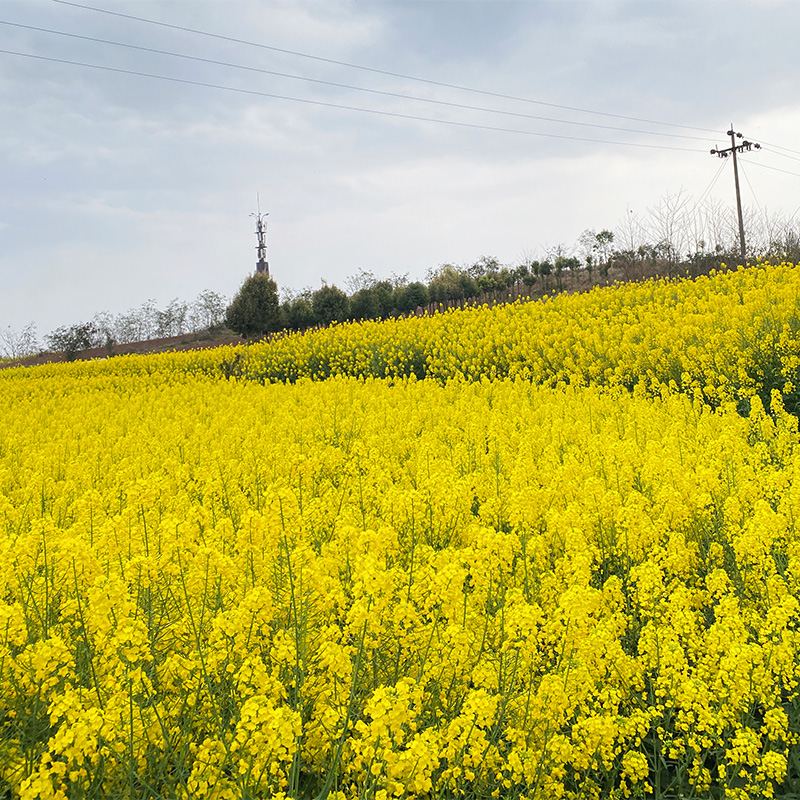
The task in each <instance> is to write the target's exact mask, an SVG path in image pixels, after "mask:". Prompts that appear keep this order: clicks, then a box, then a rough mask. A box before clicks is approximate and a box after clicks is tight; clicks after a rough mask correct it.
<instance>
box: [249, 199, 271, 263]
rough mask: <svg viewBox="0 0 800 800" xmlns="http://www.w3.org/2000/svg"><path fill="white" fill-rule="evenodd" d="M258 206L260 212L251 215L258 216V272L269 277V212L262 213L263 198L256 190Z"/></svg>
mask: <svg viewBox="0 0 800 800" xmlns="http://www.w3.org/2000/svg"><path fill="white" fill-rule="evenodd" d="M256 207H257V208H258V213H257V214H251V215H250V216H251V217H255V218H256V236H257V237H258V244H257V245H256V250H257V251H258V261H256V273H263V274H264V275H266V276H267V277H269V262H268V261H267V217H268V216H269V213H267V214H262V213H261V198H260V197H259V196H258V192H256Z"/></svg>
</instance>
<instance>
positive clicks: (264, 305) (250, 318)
mask: <svg viewBox="0 0 800 800" xmlns="http://www.w3.org/2000/svg"><path fill="white" fill-rule="evenodd" d="M282 322H283V320H282V319H281V309H280V305H279V303H278V286H277V285H276V283H275V281H274V280H272V278H270V277H268V276H267V275H265V274H263V273H256V274H255V275H251V276H250V277H249V278H247V280H245V282H244V283H243V284H242V286H241V288H240V289H239V291H238V293H237V294H236V297H234V298H233V300H232V301H231V304H230V305H229V306H228V310H227V312H226V314H225V324H226V325H227V326H228V327H229V328H230V329H231V330H232V331H233V332H234V333H238V334H239V335H240V336H245V337H247V338H250V337H254V336H263V335H264V334H266V333H272V332H273V331H278V330H280V329H281V327H282Z"/></svg>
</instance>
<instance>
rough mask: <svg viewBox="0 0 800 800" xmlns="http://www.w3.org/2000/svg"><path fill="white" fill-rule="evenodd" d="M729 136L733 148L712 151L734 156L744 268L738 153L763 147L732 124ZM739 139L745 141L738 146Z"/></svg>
mask: <svg viewBox="0 0 800 800" xmlns="http://www.w3.org/2000/svg"><path fill="white" fill-rule="evenodd" d="M728 136H730V137H731V146H730V147H726V148H725V149H724V150H720V149H719V148H718V147H715V148H714V149H713V150H712V151H711V155H712V156H719V157H720V158H727V157H728V156H729V155H733V180H734V182H735V184H736V211H737V213H738V215H739V249H740V253H741V259H742V266H744V265H745V264H746V263H747V256H746V255H745V252H746V251H745V244H744V217H743V216H742V194H741V192H740V191H739V163H738V162H737V161H736V153H737V152H738V153H744V152H749V151H750V150H752V149H753V148H755V149H756V150H760V149H761V145H760V144H755V143H754V142H748V141H747V140H744V139H743V137H742V134H741V133H736V132H735V131H734V130H733V123H732V122H731V129H730V130H729V131H728ZM737 139H742V140H743V141H742V143H741V144H736V140H737Z"/></svg>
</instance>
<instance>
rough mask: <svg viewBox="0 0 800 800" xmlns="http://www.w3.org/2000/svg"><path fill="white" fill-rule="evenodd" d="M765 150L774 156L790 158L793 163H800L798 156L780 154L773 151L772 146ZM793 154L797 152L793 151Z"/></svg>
mask: <svg viewBox="0 0 800 800" xmlns="http://www.w3.org/2000/svg"><path fill="white" fill-rule="evenodd" d="M773 146H774V145H773ZM763 149H764V150H766V151H767V152H768V153H772V154H773V155H776V156H783V157H784V158H790V159H791V160H792V161H800V158H798V157H797V156H790V155H789V154H788V153H779V152H778V151H777V150H773V149H772V146H770V147H764V148H763ZM792 152H795V151H794V150H792Z"/></svg>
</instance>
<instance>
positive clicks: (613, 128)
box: [0, 20, 712, 142]
mask: <svg viewBox="0 0 800 800" xmlns="http://www.w3.org/2000/svg"><path fill="white" fill-rule="evenodd" d="M0 25H9V26H12V27H15V28H23V29H25V30H31V31H37V32H40V33H48V34H53V35H57V36H64V37H68V38H72V39H80V40H82V41H88V42H96V43H99V44H105V45H111V46H114V47H124V48H127V49H130V50H138V51H141V52H145V53H154V54H157V55H165V56H170V57H172V58H180V59H184V60H189V61H197V62H201V63H205V64H213V65H215V66H223V67H230V68H233V69H239V70H246V71H248V72H255V73H259V74H262V75H272V76H275V77H280V78H290V79H292V80H298V81H305V82H307V83H315V84H320V85H323V86H331V87H336V88H340V89H351V90H354V91H358V92H367V93H369V94H376V95H382V96H384V97H395V98H400V99H403V100H413V101H415V102H421V103H429V104H433V105H439V106H446V107H449V108H457V109H460V110H467V111H479V112H483V113H490V114H499V115H501V116H507V117H517V118H522V119H533V120H538V121H542V122H554V123H558V124H562V125H579V126H581V127H587V128H600V129H603V130H611V131H618V132H624V133H637V134H642V135H646V136H663V137H669V138H672V139H692V140H695V141H701V142H710V141H712V140H711V139H709V138H707V137H702V136H692V135H689V134H681V133H667V132H662V131H645V130H641V129H637V128H623V127H620V126H616V125H603V124H601V123H596V122H580V121H577V120H568V119H559V118H557V117H545V116H541V115H538V114H523V113H520V112H516V111H505V110H503V109H496V108H486V107H482V106H475V105H470V104H467V103H453V102H449V101H446V100H436V99H434V98H430V97H419V96H416V95H408V94H402V93H400V92H389V91H385V90H381V89H370V88H366V87H363V86H354V85H351V84H346V83H338V82H336V81H327V80H321V79H319V78H309V77H306V76H303V75H293V74H291V73H286V72H278V71H275V70H269V69H263V68H261V67H253V66H249V65H245V64H236V63H233V62H229V61H218V60H216V59H212V58H205V57H203V56H193V55H188V54H185V53H177V52H174V51H171V50H162V49H159V48H155V47H145V46H143V45H136V44H130V43H128V42H117V41H113V40H110V39H101V38H98V37H95V36H86V35H84V34H79V33H72V32H69V31H59V30H54V29H52V28H42V27H38V26H36V25H25V24H23V23H19V22H10V21H8V20H0Z"/></svg>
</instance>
